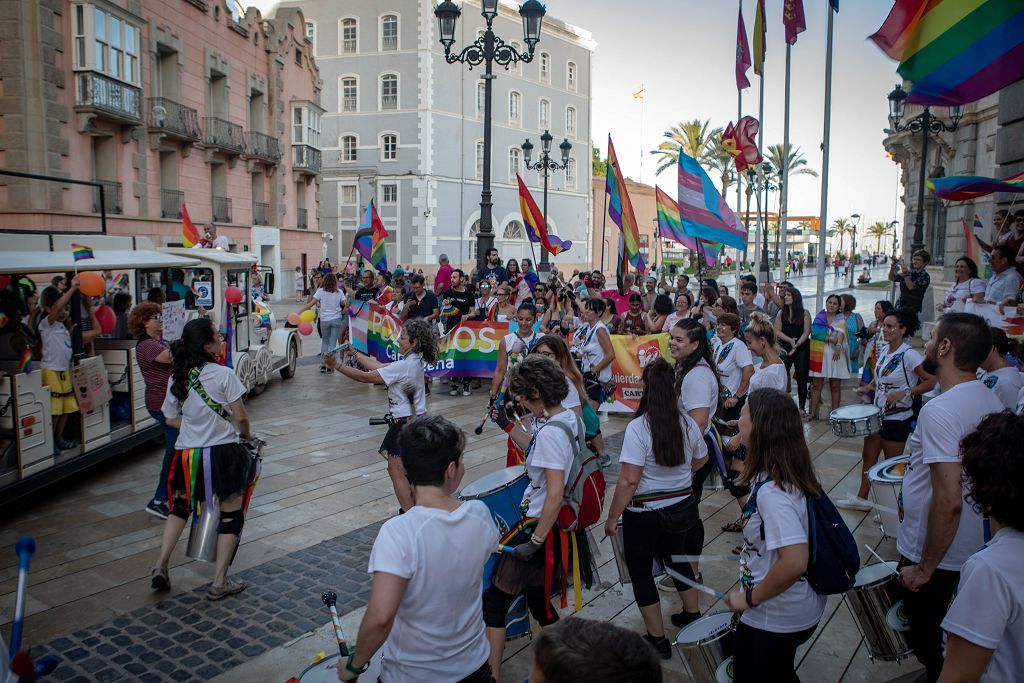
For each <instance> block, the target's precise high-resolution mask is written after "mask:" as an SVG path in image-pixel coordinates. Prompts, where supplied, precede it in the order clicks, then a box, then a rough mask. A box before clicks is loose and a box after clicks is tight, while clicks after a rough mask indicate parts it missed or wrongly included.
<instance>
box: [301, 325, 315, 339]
mask: <svg viewBox="0 0 1024 683" xmlns="http://www.w3.org/2000/svg"><path fill="white" fill-rule="evenodd" d="M299 334H301V335H302V336H303V337H308V336H309V335H311V334H313V323H299Z"/></svg>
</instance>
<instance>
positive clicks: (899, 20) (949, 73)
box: [870, 0, 1024, 106]
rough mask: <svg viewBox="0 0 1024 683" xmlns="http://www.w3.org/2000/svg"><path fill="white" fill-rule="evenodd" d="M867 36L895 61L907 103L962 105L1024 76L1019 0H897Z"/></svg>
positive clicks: (1022, 20) (1023, 26) (1023, 13)
mask: <svg viewBox="0 0 1024 683" xmlns="http://www.w3.org/2000/svg"><path fill="white" fill-rule="evenodd" d="M870 38H871V40H873V41H874V42H875V44H876V45H878V47H879V48H881V49H882V51H883V52H885V53H886V54H887V55H889V56H890V57H892V58H893V59H895V60H899V63H900V65H899V67H898V68H897V71H898V72H899V74H900V75H901V76H902V77H903V78H904V79H905V80H908V81H911V82H912V83H913V87H912V88H911V90H910V94H909V96H908V97H907V102H908V103H911V104H927V105H940V106H953V105H958V104H966V103H968V102H974V101H975V100H979V99H981V98H982V97H985V96H986V95H990V94H992V93H994V92H996V91H997V90H1000V89H1001V88H1004V87H1005V86H1007V85H1010V84H1011V83H1013V82H1015V81H1017V80H1019V79H1021V78H1024V2H1021V0H896V2H895V4H894V5H893V7H892V10H891V11H890V12H889V16H888V17H887V18H886V20H885V23H883V24H882V26H881V28H879V29H878V31H876V32H875V33H874V34H873V35H872V36H870Z"/></svg>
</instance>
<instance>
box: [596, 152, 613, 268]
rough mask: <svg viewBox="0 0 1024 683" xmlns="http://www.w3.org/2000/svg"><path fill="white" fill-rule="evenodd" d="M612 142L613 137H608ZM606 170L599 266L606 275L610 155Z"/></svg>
mask: <svg viewBox="0 0 1024 683" xmlns="http://www.w3.org/2000/svg"><path fill="white" fill-rule="evenodd" d="M608 139H609V140H611V135H609V136H608ZM604 160H605V170H604V174H605V177H604V202H603V204H604V214H603V216H602V218H601V261H600V262H599V263H598V264H597V269H598V270H600V271H601V273H602V274H604V245H605V228H606V227H607V226H608V167H607V166H608V163H610V162H609V161H608V155H607V154H605V157H604Z"/></svg>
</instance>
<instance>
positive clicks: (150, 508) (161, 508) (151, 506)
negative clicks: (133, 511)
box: [146, 500, 171, 519]
mask: <svg viewBox="0 0 1024 683" xmlns="http://www.w3.org/2000/svg"><path fill="white" fill-rule="evenodd" d="M146 512H148V513H149V514H151V515H153V516H154V517H156V518H157V519H167V515H169V514H171V511H170V510H168V509H167V503H165V502H163V501H162V500H151V501H149V503H147V504H146Z"/></svg>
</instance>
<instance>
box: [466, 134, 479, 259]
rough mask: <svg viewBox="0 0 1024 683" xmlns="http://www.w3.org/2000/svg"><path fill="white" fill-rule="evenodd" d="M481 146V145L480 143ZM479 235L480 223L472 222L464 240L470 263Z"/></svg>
mask: <svg viewBox="0 0 1024 683" xmlns="http://www.w3.org/2000/svg"><path fill="white" fill-rule="evenodd" d="M480 144H481V145H482V144H483V143H480ZM479 233H480V221H478V220H477V221H474V222H473V225H471V226H470V228H469V239H468V240H466V241H467V242H468V243H469V244H468V245H467V246H468V247H469V257H468V259H469V260H470V261H476V236H477V235H478V234H479Z"/></svg>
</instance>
